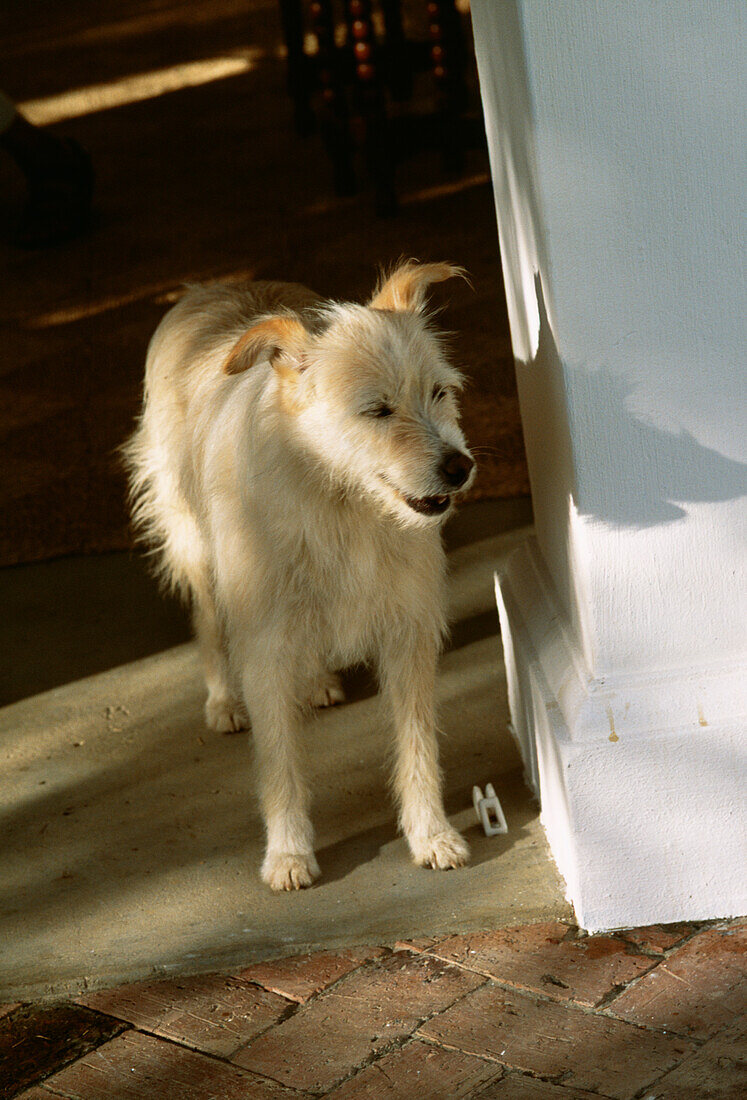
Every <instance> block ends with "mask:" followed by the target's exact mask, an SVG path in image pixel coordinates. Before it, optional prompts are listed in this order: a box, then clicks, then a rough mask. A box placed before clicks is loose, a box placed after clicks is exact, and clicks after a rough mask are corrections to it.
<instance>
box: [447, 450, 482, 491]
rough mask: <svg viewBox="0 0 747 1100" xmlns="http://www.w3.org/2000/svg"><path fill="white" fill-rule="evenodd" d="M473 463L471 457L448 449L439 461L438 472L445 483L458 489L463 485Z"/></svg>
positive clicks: (472, 467)
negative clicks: (441, 460) (440, 461)
mask: <svg viewBox="0 0 747 1100" xmlns="http://www.w3.org/2000/svg"><path fill="white" fill-rule="evenodd" d="M474 465H475V464H474V462H473V461H472V459H471V458H469V457H468V456H467V455H465V454H462V452H461V451H449V452H448V453H447V454H446V457H445V458H444V460H443V462H442V463H441V465H440V467H439V470H438V472H439V473H440V475H441V477H442V478H443V479H444V481H445V482H446V483H447V485H451V486H453V488H454V489H458V488H459V486H460V485H464V483H465V481H466V480H467V478H468V477H469V475H470V474H471V473H472V470H473V469H474Z"/></svg>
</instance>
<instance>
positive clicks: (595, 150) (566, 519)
mask: <svg viewBox="0 0 747 1100" xmlns="http://www.w3.org/2000/svg"><path fill="white" fill-rule="evenodd" d="M472 17H473V24H474V30H475V43H476V51H477V60H478V68H479V73H480V83H481V88H482V96H483V104H484V109H485V117H486V128H487V133H488V141H489V147H490V155H491V165H492V172H493V181H494V188H495V199H496V209H497V215H498V224H499V234H500V244H501V255H502V262H503V271H504V279H505V284H506V293H507V299H508V305H509V317H510V322H511V334H512V340H513V345H514V353H515V357H516V368H517V377H518V384H519V397H520V401H521V411H522V419H523V424H524V434H525V439H526V447H527V457H528V461H529V471H530V477H531V483H532V496H533V501H534V508H535V515H536V538H535V539H532V540H529V541H528V542H527V543H526V544H525V545H524V546H523V547H521V548H520V549H518V550H517V551H516V552H515V554H514V556H513V558H512V559H511V561H510V564H509V567H508V568H507V570H506V573H505V575H503V576H501V577H500V578H498V581H499V583H498V602H499V610H500V614H501V620H502V628H503V635H504V648H505V652H506V663H507V671H508V674H509V681H510V685H511V687H510V693H511V708H512V720H513V724H514V728H515V732H516V735H517V738H518V740H519V743H520V745H521V747H522V751H523V753H524V758H525V762H526V764H527V771H528V774H529V775H530V778H532V780H533V781H534V782H535V785H536V787H537V789H538V793H539V794H540V796H541V800H542V811H543V821H544V824H545V828H546V830H547V834H548V837H549V840H550V843H551V845H552V849H553V852H554V855H555V857H556V859H557V861H558V865H559V867H560V869H561V871H562V873H563V874H564V876H565V878H566V881H567V883H568V888H569V897H570V899H571V900H572V902H573V903H574V905H575V907H576V912H577V915H578V918H579V921H580V923H581V924H582V925H583V926H585V927H587V928H589V929H601V928H613V927H620V926H624V925H630V924H643V923H647V922H650V921H673V920H681V919H705V918H710V917H722V916H730V915H734V914H742V913H744V912H745V911H747V891H746V889H745V887H746V886H747V874H746V873H745V856H746V855H747V845H746V843H745V837H746V832H745V818H744V811H743V793H742V790H743V785H744V783H743V781H744V777H745V738H744V734H745V729H746V726H747V722H746V718H745V716H746V715H747V690H746V685H747V667H746V664H747V662H745V638H746V630H745V626H746V624H747V598H746V597H747V583H746V578H745V570H744V561H745V549H746V539H745V533H746V528H747V524H746V522H745V493H747V465H746V464H745V457H746V455H745V441H746V440H747V418H746V417H745V409H746V408H747V385H746V379H747V372H746V371H745V347H746V346H747V340H746V336H747V333H746V331H745V314H746V313H747V297H746V296H745V285H744V265H745V218H744V213H745V210H744V194H745V180H746V179H747V159H746V157H745V150H746V149H747V135H746V134H745V132H744V131H745V126H744V121H745V97H744V86H745V75H746V74H745V63H744V56H745V52H744V51H745V34H744V23H745V20H744V4H743V0H709V3H707V4H704V3H703V2H702V0H666V3H652V2H651V0H562V2H560V0H500V2H497V0H473V3H472Z"/></svg>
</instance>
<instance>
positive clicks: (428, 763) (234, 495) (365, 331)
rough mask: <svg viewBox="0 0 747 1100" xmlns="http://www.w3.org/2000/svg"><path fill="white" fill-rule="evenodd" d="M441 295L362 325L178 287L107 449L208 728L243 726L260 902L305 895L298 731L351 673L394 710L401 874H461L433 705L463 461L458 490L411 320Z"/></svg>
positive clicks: (426, 344) (434, 270) (451, 391)
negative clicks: (179, 622)
mask: <svg viewBox="0 0 747 1100" xmlns="http://www.w3.org/2000/svg"><path fill="white" fill-rule="evenodd" d="M458 274H462V273H461V271H460V269H458V268H454V267H451V266H450V265H447V264H424V265H420V264H416V263H415V262H414V261H410V262H408V263H405V264H403V265H400V267H399V268H397V269H396V270H395V271H394V272H393V273H392V274H391V275H390V277H389V278H388V279H385V280H384V281H383V282H382V284H381V285H380V286H379V287H378V289H377V291H376V292H375V294H374V297H373V298H372V300H371V302H370V303H369V304H368V305H366V306H363V305H356V304H350V303H348V304H334V303H325V302H322V301H321V300H320V299H319V298H318V297H317V296H316V295H315V294H313V293H312V292H311V291H309V290H307V289H306V288H304V287H301V286H297V285H294V284H283V283H249V284H247V285H245V286H243V287H236V286H224V285H212V286H200V287H193V288H191V289H189V290H188V291H187V293H186V295H185V296H184V297H183V298H182V300H181V301H180V302H179V303H178V304H177V305H176V306H174V307H173V309H171V310H170V312H169V313H168V314H167V315H166V317H165V318H164V319H163V321H162V322H161V324H160V325H159V327H158V329H157V331H156V333H155V334H154V336H153V339H152V341H151V344H150V347H149V350H148V357H147V365H146V378H145V402H144V409H143V414H142V417H141V420H140V424H139V427H138V429H137V431H136V432H135V434H134V435H133V436H132V438H131V439H130V440H129V441H128V443H127V444H126V446H125V449H124V450H125V456H126V460H127V463H128V467H129V471H130V478H131V491H132V503H133V516H134V520H135V523H136V526H137V528H138V529H139V531H140V533H141V536H142V538H143V539H144V541H146V542H148V543H149V544H150V545H151V547H152V548H153V552H154V555H155V557H156V560H157V562H158V567H159V569H160V572H161V574H162V576H163V578H164V579H165V580H166V581H168V583H169V584H171V585H173V586H174V587H175V588H177V589H178V590H180V591H181V592H182V594H183V595H184V596H185V597H186V598H188V600H189V602H190V604H191V607H192V613H193V619H194V627H195V632H196V635H197V638H198V641H199V646H200V649H201V653H202V659H203V663H204V669H205V677H206V681H207V689H208V697H207V703H206V716H207V722H208V725H209V726H210V727H211V728H212V729H214V730H218V731H226V732H229V731H232V730H236V729H239V728H241V727H242V726H244V725H246V724H247V720H248V721H249V722H250V723H251V728H252V731H253V740H254V745H255V752H256V763H257V770H258V783H259V796H260V802H261V806H262V810H263V814H264V818H265V822H266V828H267V851H266V855H265V859H264V863H263V866H262V877H263V879H264V880H265V882H267V883H268V884H269V885H270V886H271V887H272V889H274V890H283V889H284V890H289V889H295V888H299V887H303V886H308V885H310V884H311V882H312V881H313V879H315V878H316V877H317V876H318V874H319V867H318V865H317V861H316V858H315V856H314V849H313V831H312V826H311V822H310V819H309V812H308V809H309V791H308V787H307V783H306V779H305V776H304V766H303V760H302V751H301V737H300V733H301V728H302V722H303V720H304V711H305V709H306V708H307V707H308V706H309V705H329V704H332V703H335V702H339V701H341V700H342V698H343V694H342V689H341V686H340V681H339V679H338V678H337V677H336V676H335V675H334V674H333V672H332V670H333V669H337V668H342V667H344V666H346V665H349V664H352V663H354V662H358V661H363V660H370V661H373V662H374V663H375V666H376V668H377V670H378V675H379V680H380V684H381V688H382V692H383V694H384V696H385V697H386V698H387V700H388V702H389V705H390V707H391V710H392V714H393V719H394V728H395V742H396V753H395V760H396V763H395V768H394V777H393V786H394V791H395V795H396V798H397V802H398V806H399V814H400V822H401V826H402V829H403V831H404V833H405V836H406V837H407V840H408V842H409V845H410V848H411V851H412V854H413V858H414V859H415V861H416V862H417V863H419V864H423V865H430V866H432V867H436V868H447V867H457V866H459V865H461V864H463V863H464V862H465V861H466V860H467V857H468V849H467V845H466V844H465V842H464V841H463V839H462V838H461V837H460V835H459V834H458V833H457V832H456V831H455V830H454V829H453V828H452V827H451V826H450V825H449V823H448V821H447V819H446V815H445V812H444V808H443V802H442V796H441V779H440V773H439V766H438V746H437V739H436V732H435V724H434V704H433V698H434V679H435V673H436V662H437V658H438V654H439V650H440V646H441V640H442V636H443V633H444V629H445V623H444V566H445V557H444V551H443V548H442V543H441V534H440V527H441V523H442V521H443V519H444V517H445V516H446V515H447V514H448V512H449V510H450V508H451V500H452V498H453V495H454V492H455V491H456V490H455V489H454V487H453V486H451V485H449V484H447V483H446V481H445V480H444V478H445V475H444V473H443V466H442V464H443V462H444V457H445V456H447V457H448V455H449V454H451V456H452V459H453V457H454V455H461V456H462V458H461V459H460V458H457V459H456V462H457V465H458V464H459V462H461V463H462V465H463V466H464V467H465V469H464V470H463V471H462V472H463V474H464V484H463V485H461V486H460V487H459V488H460V489H463V488H466V487H467V485H468V484H469V483H470V482H471V480H472V476H473V470H472V462H471V459H470V457H469V453H468V451H467V448H466V444H465V441H464V437H463V435H462V433H461V431H460V428H459V424H458V408H457V402H456V392H457V390H458V388H459V385H460V376H459V374H458V372H457V371H456V370H455V369H454V368H453V367H452V366H451V365H450V364H449V363H448V361H447V359H446V357H445V355H444V351H443V349H442V346H441V343H440V341H439V339H438V338H437V336H436V334H435V333H434V331H433V329H432V327H431V324H430V321H429V319H428V318H427V316H426V315H425V313H424V306H425V296H426V292H427V288H428V286H429V284H430V283H432V282H434V281H440V280H441V279H445V278H448V277H450V276H452V275H458ZM446 495H448V498H449V499H448V502H445V496H446ZM408 499H409V501H410V503H408ZM447 504H448V506H447ZM416 509H420V510H416ZM433 509H436V510H438V509H445V510H443V511H441V512H440V514H426V513H427V512H428V511H429V510H430V511H432V510H433Z"/></svg>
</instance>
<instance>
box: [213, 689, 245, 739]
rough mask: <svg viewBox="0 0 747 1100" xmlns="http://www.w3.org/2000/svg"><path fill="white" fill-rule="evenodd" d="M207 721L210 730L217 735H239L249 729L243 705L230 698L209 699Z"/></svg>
mask: <svg viewBox="0 0 747 1100" xmlns="http://www.w3.org/2000/svg"><path fill="white" fill-rule="evenodd" d="M205 721H206V722H207V726H208V729H211V730H215V732H216V733H237V732H238V731H239V730H245V729H248V727H249V722H248V719H247V716H246V714H245V713H244V709H243V707H242V706H241V703H239V701H238V700H237V699H232V698H230V697H225V696H223V697H220V698H216V699H208V701H207V703H205Z"/></svg>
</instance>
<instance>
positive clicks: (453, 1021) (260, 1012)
mask: <svg viewBox="0 0 747 1100" xmlns="http://www.w3.org/2000/svg"><path fill="white" fill-rule="evenodd" d="M746 938H747V920H740V921H731V922H719V923H716V924H708V925H694V924H689V925H688V924H683V925H677V926H667V927H653V928H639V929H635V930H632V931H624V932H617V933H614V934H608V935H594V936H587V935H585V934H584V933H582V932H580V931H579V930H578V929H577V928H575V927H574V926H573V925H571V924H569V923H564V922H560V921H552V922H546V923H543V924H530V925H522V926H520V927H514V928H508V929H502V930H499V931H494V932H483V933H476V934H471V935H460V936H450V937H447V938H441V939H434V940H421V941H409V942H406V943H400V944H397V946H396V948H395V949H394V950H390V949H388V948H384V947H376V946H371V947H360V948H346V949H341V950H339V951H324V952H319V953H316V954H313V955H305V956H298V957H294V958H286V959H283V960H282V961H278V962H265V963H255V964H254V965H252V966H249V967H246V968H244V969H236V970H234V971H233V972H232V973H230V974H220V975H218V974H209V975H206V976H201V977H191V978H175V979H172V980H157V981H150V982H140V983H137V984H133V985H127V986H122V987H119V988H116V989H109V990H104V991H99V992H90V993H84V994H82V995H81V996H79V997H77V998H75V999H74V1000H67V1001H64V1002H55V1003H45V1004H18V1005H3V1006H0V1017H1V1018H0V1066H2V1068H1V1069H0V1098H3V1100H7V1098H10V1097H22V1098H23V1100H51V1098H54V1097H65V1098H69V1100H146V1098H148V1100H150V1098H154V1100H160V1098H163V1100H234V1098H235V1100H246V1098H254V1097H257V1098H258V1100H261V1098H264V1097H277V1098H280V1097H288V1098H291V1097H294V1096H296V1097H317V1096H331V1097H333V1098H335V1100H363V1098H371V1100H374V1098H376V1100H378V1098H381V1100H410V1098H423V1100H456V1098H467V1097H481V1098H483V1100H491V1098H496V1100H499V1098H500V1100H504V1098H505V1100H582V1098H588V1100H591V1098H593V1097H607V1098H611V1100H636V1098H637V1100H742V1098H743V1097H744V1096H747V1073H745V1019H746V1017H745V1011H746V1010H747V982H745V954H744V952H745V940H746Z"/></svg>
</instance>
